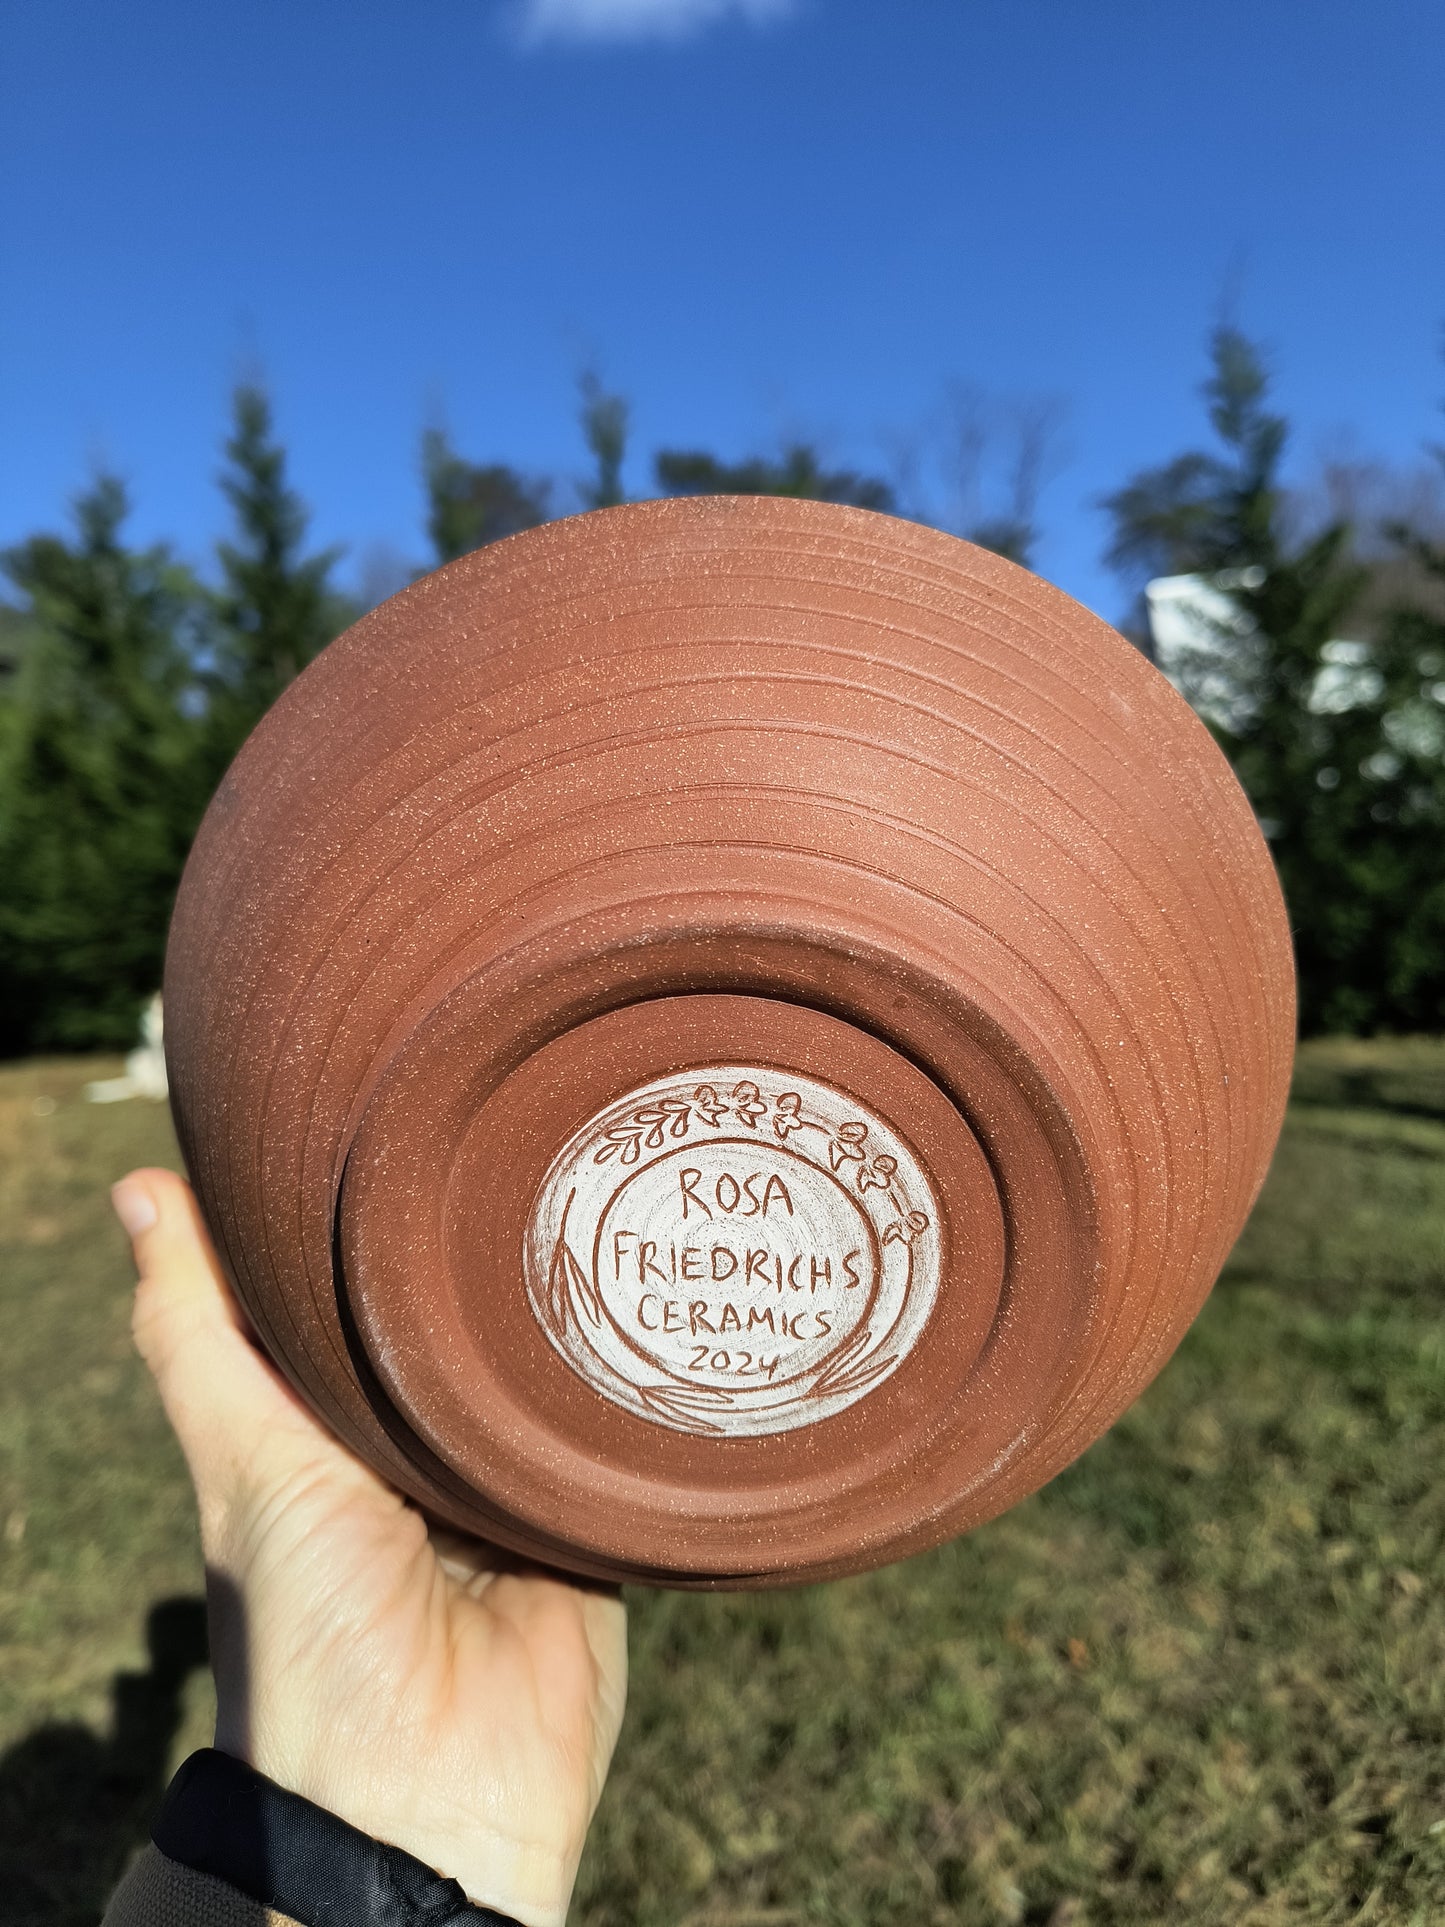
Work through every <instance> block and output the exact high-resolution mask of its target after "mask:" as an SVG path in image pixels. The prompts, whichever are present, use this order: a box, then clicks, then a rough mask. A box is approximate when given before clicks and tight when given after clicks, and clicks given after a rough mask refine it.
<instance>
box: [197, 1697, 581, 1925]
mask: <svg viewBox="0 0 1445 1927" xmlns="http://www.w3.org/2000/svg"><path fill="white" fill-rule="evenodd" d="M215 1748H216V1750H217V1751H218V1752H220V1753H222V1754H224V1755H226V1756H227V1757H229V1758H230V1759H233V1760H235V1761H237V1762H239V1763H240V1764H241V1765H243V1766H244V1767H247V1768H249V1769H250V1770H251V1771H252V1772H254V1773H256V1774H257V1775H259V1776H261V1777H263V1778H264V1779H265V1780H266V1781H268V1782H269V1783H270V1784H271V1785H272V1786H274V1787H276V1788H278V1789H279V1790H282V1791H284V1792H286V1793H289V1794H292V1795H294V1796H296V1797H297V1798H298V1799H300V1800H301V1801H303V1802H305V1803H306V1804H307V1805H308V1806H310V1807H312V1808H315V1809H317V1810H319V1811H320V1812H322V1813H324V1814H328V1815H331V1816H334V1817H335V1818H336V1819H337V1820H339V1821H341V1822H343V1823H344V1824H345V1825H346V1826H347V1827H349V1828H351V1829H354V1830H355V1831H356V1832H357V1833H359V1834H361V1835H362V1836H364V1837H365V1838H367V1839H370V1840H374V1841H377V1842H380V1843H383V1844H384V1845H386V1846H388V1847H390V1848H393V1849H396V1850H398V1851H400V1852H402V1853H403V1854H406V1855H408V1856H410V1857H411V1858H413V1859H414V1860H416V1861H418V1862H420V1863H421V1864H422V1865H423V1866H425V1867H427V1868H429V1869H435V1871H436V1872H437V1874H439V1875H441V1876H444V1877H445V1878H446V1879H448V1880H451V1881H454V1882H455V1883H456V1884H457V1886H458V1887H459V1888H460V1889H461V1891H462V1893H463V1894H464V1895H465V1896H466V1898H467V1900H468V1901H469V1902H471V1904H472V1905H473V1906H475V1907H480V1908H484V1909H491V1910H492V1911H493V1912H495V1913H496V1914H498V1915H500V1916H504V1917H505V1918H507V1919H508V1920H509V1921H515V1922H517V1923H518V1927H565V1923H566V1920H567V1914H568V1910H569V1907H570V1905H571V1900H572V1889H573V1886H574V1884H575V1882H576V1877H577V1867H578V1864H579V1862H580V1860H581V1843H580V1842H579V1843H578V1845H577V1848H576V1851H575V1852H573V1853H568V1852H567V1851H565V1850H564V1849H563V1848H561V1847H560V1846H559V1845H558V1844H556V1843H554V1842H549V1841H546V1840H540V1839H529V1838H518V1837H516V1836H515V1835H513V1834H512V1833H509V1832H507V1831H506V1830H504V1829H503V1828H502V1827H501V1826H499V1825H497V1824H496V1823H495V1821H494V1820H493V1819H492V1818H491V1817H490V1816H489V1815H487V1814H486V1813H485V1812H479V1811H478V1810H477V1808H476V1805H475V1804H474V1803H471V1802H469V1801H467V1800H465V1799H462V1798H457V1799H452V1798H451V1797H449V1795H448V1793H447V1791H446V1789H447V1788H448V1787H449V1786H450V1785H453V1784H456V1785H465V1784H466V1783H467V1781H468V1778H469V1776H467V1775H465V1774H459V1775H457V1776H448V1774H447V1773H446V1771H445V1768H444V1765H443V1763H441V1762H437V1763H436V1765H435V1767H434V1769H433V1770H432V1771H431V1772H429V1773H428V1774H427V1775H426V1776H425V1778H424V1779H419V1778H418V1777H417V1776H416V1775H414V1774H412V1773H409V1772H405V1771H401V1770H398V1771H395V1772H392V1771H389V1770H388V1765H387V1763H386V1762H385V1761H384V1760H377V1759H375V1758H374V1757H372V1758H368V1759H366V1760H362V1759H361V1758H359V1757H358V1754H357V1753H356V1752H355V1751H350V1750H348V1749H346V1748H345V1747H342V1746H338V1747H336V1748H328V1747H326V1746H324V1745H316V1744H311V1743H309V1744H307V1745H305V1746H300V1747H293V1746H291V1745H288V1744H286V1743H285V1742H284V1741H283V1740H282V1738H281V1736H279V1735H268V1734H267V1733H266V1732H265V1730H264V1728H263V1729H262V1730H260V1731H258V1732H256V1733H255V1734H254V1735H250V1736H247V1738H246V1739H245V1740H244V1741H243V1740H242V1738H241V1736H240V1734H238V1733H233V1732H231V1731H228V1730H227V1726H226V1723H225V1722H223V1721H218V1722H217V1728H216V1736H215Z"/></svg>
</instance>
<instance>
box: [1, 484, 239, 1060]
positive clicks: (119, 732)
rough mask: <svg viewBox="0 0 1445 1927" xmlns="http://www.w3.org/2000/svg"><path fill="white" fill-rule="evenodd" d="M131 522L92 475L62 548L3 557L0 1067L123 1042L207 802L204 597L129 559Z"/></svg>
mask: <svg viewBox="0 0 1445 1927" xmlns="http://www.w3.org/2000/svg"><path fill="white" fill-rule="evenodd" d="M126 512H127V503H126V496H125V490H124V488H123V487H122V485H121V484H120V482H118V481H117V480H115V479H114V478H113V477H110V476H103V477H101V478H100V479H99V480H98V481H97V482H96V483H95V484H94V485H93V486H92V488H91V489H89V490H88V491H87V492H86V493H85V494H84V495H82V496H81V497H80V499H79V500H78V502H77V504H76V525H77V527H76V534H75V536H74V538H73V539H67V538H65V537H63V536H58V535H37V536H33V537H31V539H30V540H29V541H27V542H23V543H21V544H19V545H18V546H17V547H15V548H13V549H11V550H9V551H8V552H7V553H6V555H5V556H4V558H3V566H4V569H5V572H6V574H7V575H8V576H9V577H10V580H11V581H12V582H13V583H14V585H15V586H16V588H17V589H19V590H20V592H21V593H22V594H23V595H24V596H25V598H26V600H27V602H28V605H29V611H30V616H31V622H32V628H31V631H30V641H29V646H28V647H27V648H26V650H25V653H24V658H23V660H22V662H21V664H20V666H19V668H18V670H17V672H16V674H15V677H14V687H13V689H12V690H11V691H10V692H9V693H8V694H6V695H5V696H4V697H3V698H0V876H3V877H4V879H5V884H4V890H3V892H0V1055H3V1054H10V1053H12V1052H15V1051H18V1050H21V1049H35V1048H37V1047H47V1048H67V1049H74V1048H79V1047H84V1046H95V1045H97V1044H116V1043H129V1042H131V1041H132V1040H133V1038H134V1033H135V1025H136V1015H137V1012H138V1011H139V1009H140V1006H141V1004H142V1002H143V1001H144V999H145V998H146V997H147V996H148V995H149V994H150V993H151V992H152V991H153V990H154V989H155V987H156V985H157V984H158V983H159V981H160V966H161V954H162V950H163V947H164V942H165V930H166V920H167V917H168V915H169V912H170V903H171V896H172V894H173V892H174V889H175V884H176V879H177V877H178V876H179V875H180V869H181V864H182V863H183V861H184V859H185V854H186V850H187V847H188V845H189V842H190V838H191V835H192V833H193V832H194V829H195V826H196V823H197V821H198V820H199V817H200V813H201V810H202V808H203V807H204V804H205V800H206V794H207V774H206V767H205V760H204V757H203V756H202V754H201V727H200V724H199V722H198V720H197V714H198V704H199V695H200V692H199V690H198V688H197V683H196V678H195V674H194V671H193V666H192V665H193V657H194V645H195V638H196V635H197V632H198V630H199V629H200V628H201V626H202V625H203V623H204V619H205V602H204V597H203V594H202V591H201V590H200V588H199V585H198V584H197V583H196V582H195V580H194V579H193V578H192V577H191V576H190V575H189V574H188V573H187V572H186V571H185V570H184V569H182V568H181V567H180V566H179V565H177V564H176V563H175V562H174V561H173V560H172V559H171V557H170V556H169V554H168V553H167V551H166V550H165V549H164V548H160V547H157V548H152V549H147V550H144V551H132V550H129V549H127V548H126V547H125V545H124V544H123V542H122V540H121V529H122V525H123V523H124V520H125V516H126Z"/></svg>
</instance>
